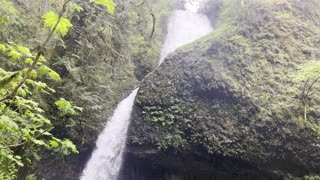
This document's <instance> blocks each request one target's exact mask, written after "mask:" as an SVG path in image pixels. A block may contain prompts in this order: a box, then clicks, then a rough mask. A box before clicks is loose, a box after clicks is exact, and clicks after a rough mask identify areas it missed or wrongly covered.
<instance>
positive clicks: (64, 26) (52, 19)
mask: <svg viewBox="0 0 320 180" xmlns="http://www.w3.org/2000/svg"><path fill="white" fill-rule="evenodd" d="M42 18H43V19H44V27H46V28H50V29H51V31H52V30H53V29H54V27H55V25H56V24H57V22H58V20H59V16H58V15H57V14H56V13H55V12H53V11H50V12H48V13H47V14H45V15H43V16H42ZM72 26H73V25H72V24H71V22H70V21H69V20H68V19H66V18H64V17H62V18H61V19H60V21H59V23H58V25H57V27H56V29H55V31H54V33H57V32H60V34H61V36H65V35H66V34H67V33H68V30H69V28H70V27H72Z"/></svg>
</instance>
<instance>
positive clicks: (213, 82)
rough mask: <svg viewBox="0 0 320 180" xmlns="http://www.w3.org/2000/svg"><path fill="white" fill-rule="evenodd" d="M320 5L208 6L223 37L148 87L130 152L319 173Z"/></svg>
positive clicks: (171, 60) (167, 67)
mask: <svg viewBox="0 0 320 180" xmlns="http://www.w3.org/2000/svg"><path fill="white" fill-rule="evenodd" d="M319 6H320V4H319V2H318V1H315V0H310V1H308V2H306V1H290V0H283V1H273V0H268V1H262V0H261V1H260V0H244V1H234V0H222V1H211V2H209V4H208V5H207V6H206V7H205V8H204V9H203V12H204V13H206V14H208V15H209V16H211V19H215V18H214V17H218V20H216V19H215V21H212V23H213V25H214V26H215V27H216V30H215V31H214V32H213V33H212V34H210V35H208V36H207V37H204V38H202V39H201V40H199V41H197V42H195V43H192V44H190V45H188V46H185V47H183V48H181V49H180V50H178V51H177V52H176V53H174V54H173V55H171V56H169V57H168V58H167V59H166V60H165V62H164V63H163V64H162V65H161V66H160V67H159V68H158V69H157V70H156V71H154V72H153V73H151V74H150V75H148V76H147V77H146V78H145V79H144V81H143V82H142V84H141V88H140V91H139V94H138V96H137V102H136V105H135V111H134V117H133V122H132V126H131V129H130V144H131V146H134V145H140V146H142V147H144V146H146V145H147V146H152V147H155V148H158V149H159V153H161V152H163V151H178V152H181V153H183V152H198V151H200V152H202V156H206V155H205V154H207V153H208V154H211V156H212V157H215V156H224V157H226V158H235V159H237V160H239V161H243V162H247V163H249V164H251V165H253V166H254V167H259V169H261V170H265V171H266V172H269V173H271V174H277V175H279V176H286V174H287V173H289V174H293V176H298V177H303V176H305V175H308V174H314V173H320V172H319V169H320V161H319V158H318V157H319V152H320V151H319V150H320V149H319V144H320V141H319V135H320V134H319V132H320V130H319V127H320V126H319V125H320V124H319V112H318V109H319V100H320V99H319V97H320V96H319V84H318V83H319V82H318V77H319V76H318V72H319V69H318V68H319V65H318V64H319V63H318V61H319V55H320V54H319V53H320V49H319V40H318V38H317V37H319V20H320V19H319V12H317V11H316V9H317V8H318V7H319ZM207 7H209V8H210V10H211V9H212V8H214V9H216V10H218V11H216V12H214V13H212V12H210V11H209V10H208V9H206V8H207ZM230 171H232V170H230ZM226 172H228V169H226Z"/></svg>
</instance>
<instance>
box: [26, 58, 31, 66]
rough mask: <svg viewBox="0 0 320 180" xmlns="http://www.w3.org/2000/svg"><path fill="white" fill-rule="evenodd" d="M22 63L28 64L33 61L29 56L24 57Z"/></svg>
mask: <svg viewBox="0 0 320 180" xmlns="http://www.w3.org/2000/svg"><path fill="white" fill-rule="evenodd" d="M24 63H26V64H28V65H31V64H32V63H33V60H32V59H31V58H26V59H25V60H24Z"/></svg>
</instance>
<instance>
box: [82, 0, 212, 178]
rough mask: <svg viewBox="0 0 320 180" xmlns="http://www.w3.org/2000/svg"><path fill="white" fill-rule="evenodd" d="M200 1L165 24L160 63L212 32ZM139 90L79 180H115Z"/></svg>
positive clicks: (191, 1)
mask: <svg viewBox="0 0 320 180" xmlns="http://www.w3.org/2000/svg"><path fill="white" fill-rule="evenodd" d="M202 1H203V0H186V2H185V9H186V10H176V11H174V13H173V14H172V16H171V17H170V20H169V24H168V34H167V36H166V40H165V43H164V45H163V49H162V52H161V58H160V60H159V63H160V64H161V63H162V62H163V60H164V59H165V57H166V56H167V55H168V54H169V53H171V52H173V51H175V50H176V49H177V48H178V47H180V46H183V45H185V44H188V43H191V42H193V41H195V40H197V39H199V38H200V37H202V36H204V35H207V34H209V33H210V32H211V31H212V27H211V26H210V22H209V20H208V18H207V17H206V16H205V15H202V14H198V13H197V11H198V8H199V6H200V4H201V2H202ZM137 92H138V89H135V90H134V91H133V92H132V93H131V94H130V95H129V96H128V97H127V98H126V99H124V100H122V101H121V102H120V104H119V105H118V106H117V108H116V109H115V111H114V113H113V116H112V118H111V119H110V120H109V121H108V123H107V125H106V127H105V129H104V130H103V132H102V133H101V134H100V135H99V137H98V140H97V142H96V149H95V150H94V152H93V153H92V157H91V158H90V160H89V161H88V163H87V165H86V167H85V169H84V170H83V172H82V176H81V180H116V179H117V176H118V172H119V170H120V168H121V164H122V154H123V151H124V149H125V144H126V137H127V129H128V126H129V124H130V114H131V111H132V107H133V104H134V99H135V97H136V94H137Z"/></svg>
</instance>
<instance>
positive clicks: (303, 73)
mask: <svg viewBox="0 0 320 180" xmlns="http://www.w3.org/2000/svg"><path fill="white" fill-rule="evenodd" d="M298 69H299V71H298V73H297V74H296V76H295V77H294V80H296V81H300V82H301V81H306V80H308V79H309V80H314V79H315V78H317V77H319V76H320V61H308V62H306V63H304V64H302V65H300V66H298Z"/></svg>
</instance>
